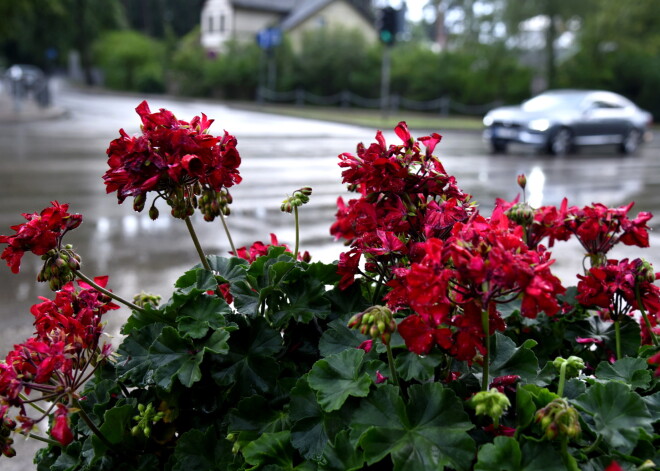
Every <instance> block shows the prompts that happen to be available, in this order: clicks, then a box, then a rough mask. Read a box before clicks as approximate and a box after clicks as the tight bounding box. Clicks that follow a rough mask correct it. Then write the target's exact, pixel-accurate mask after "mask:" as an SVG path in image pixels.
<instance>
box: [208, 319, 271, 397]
mask: <svg viewBox="0 0 660 471" xmlns="http://www.w3.org/2000/svg"><path fill="white" fill-rule="evenodd" d="M228 320H229V321H232V322H234V323H235V324H237V325H238V327H239V328H238V330H236V331H234V332H232V334H231V338H230V339H229V352H228V353H227V354H226V355H225V356H224V357H223V358H222V359H220V360H219V361H218V363H217V364H216V365H214V372H213V374H212V376H213V379H214V380H215V381H216V383H217V384H219V385H220V386H223V387H226V388H229V389H232V390H233V391H234V393H236V394H238V395H240V396H242V397H247V396H251V395H253V394H263V393H265V392H267V391H270V390H271V389H272V388H273V387H274V386H275V383H276V381H277V377H278V375H279V371H280V366H279V364H278V362H277V360H275V358H274V357H275V356H276V355H277V354H279V352H280V351H281V350H282V348H283V342H282V336H281V335H280V333H279V332H278V331H276V330H274V329H272V328H271V327H270V326H269V325H268V322H267V321H266V320H265V319H263V318H261V317H256V318H249V317H245V316H240V315H235V316H230V317H229V318H228Z"/></svg>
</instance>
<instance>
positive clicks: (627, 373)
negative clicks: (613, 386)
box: [595, 357, 651, 389]
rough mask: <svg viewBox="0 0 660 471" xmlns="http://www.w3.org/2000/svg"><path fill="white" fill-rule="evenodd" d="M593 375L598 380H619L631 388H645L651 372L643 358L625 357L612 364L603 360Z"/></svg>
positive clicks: (648, 382) (649, 380)
mask: <svg viewBox="0 0 660 471" xmlns="http://www.w3.org/2000/svg"><path fill="white" fill-rule="evenodd" d="M595 375H596V379H597V380H599V381H620V382H622V383H624V384H627V385H628V386H630V387H631V388H632V389H637V388H642V389H646V388H647V387H648V386H649V384H650V383H651V372H650V371H649V370H648V365H647V364H646V362H645V361H644V359H643V358H630V357H625V358H622V359H620V360H618V361H616V362H615V363H614V364H610V363H609V362H606V361H603V362H601V363H600V364H599V365H598V367H597V368H596V372H595Z"/></svg>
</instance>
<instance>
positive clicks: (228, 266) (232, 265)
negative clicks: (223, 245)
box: [207, 255, 250, 285]
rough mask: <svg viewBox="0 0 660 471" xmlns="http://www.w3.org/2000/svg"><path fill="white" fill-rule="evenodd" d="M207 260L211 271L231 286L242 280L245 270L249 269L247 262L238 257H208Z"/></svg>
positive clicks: (245, 274)
mask: <svg viewBox="0 0 660 471" xmlns="http://www.w3.org/2000/svg"><path fill="white" fill-rule="evenodd" d="M207 258H208V261H209V266H210V267H211V270H213V271H214V272H215V273H217V274H218V275H219V276H220V277H222V279H223V280H225V281H227V282H229V283H230V284H232V285H233V284H234V283H235V282H237V281H238V280H244V279H245V277H246V276H247V269H248V268H249V267H250V264H249V263H248V261H247V260H244V259H242V258H239V257H218V256H217V255H210V256H208V257H207Z"/></svg>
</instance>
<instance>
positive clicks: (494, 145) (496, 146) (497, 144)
mask: <svg viewBox="0 0 660 471" xmlns="http://www.w3.org/2000/svg"><path fill="white" fill-rule="evenodd" d="M507 146H508V143H507V142H506V141H503V140H502V139H491V141H490V150H491V152H493V154H506V149H507Z"/></svg>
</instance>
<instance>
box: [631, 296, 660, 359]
mask: <svg viewBox="0 0 660 471" xmlns="http://www.w3.org/2000/svg"><path fill="white" fill-rule="evenodd" d="M635 297H636V298H637V308H638V309H639V312H641V313H642V318H643V319H644V323H645V324H646V328H647V329H648V330H649V335H650V336H651V340H652V341H653V345H655V346H656V347H657V346H658V337H656V336H655V333H654V332H653V326H652V325H651V321H649V317H648V316H647V315H646V309H644V303H642V295H641V293H640V292H639V286H638V285H637V284H635Z"/></svg>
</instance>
